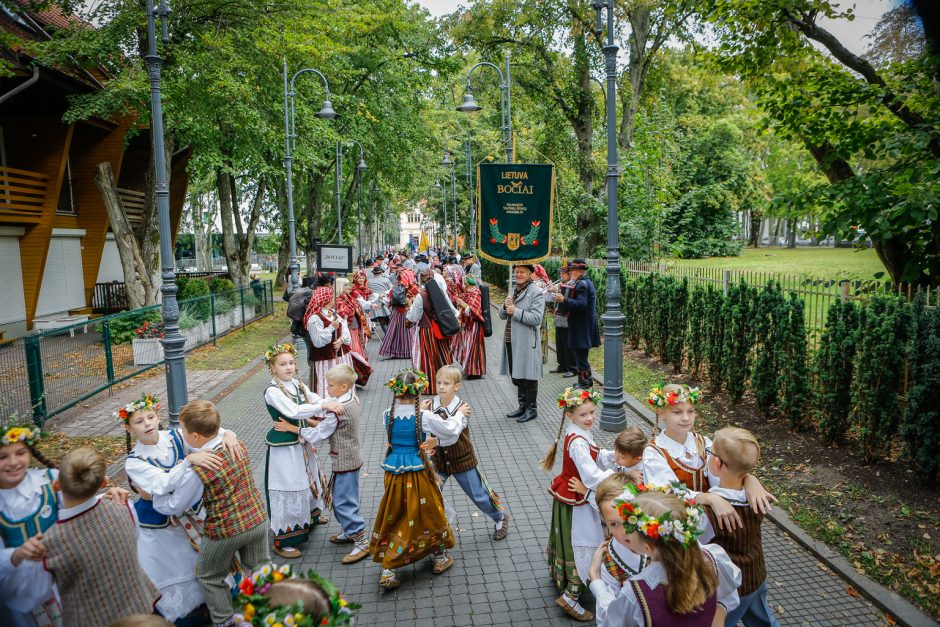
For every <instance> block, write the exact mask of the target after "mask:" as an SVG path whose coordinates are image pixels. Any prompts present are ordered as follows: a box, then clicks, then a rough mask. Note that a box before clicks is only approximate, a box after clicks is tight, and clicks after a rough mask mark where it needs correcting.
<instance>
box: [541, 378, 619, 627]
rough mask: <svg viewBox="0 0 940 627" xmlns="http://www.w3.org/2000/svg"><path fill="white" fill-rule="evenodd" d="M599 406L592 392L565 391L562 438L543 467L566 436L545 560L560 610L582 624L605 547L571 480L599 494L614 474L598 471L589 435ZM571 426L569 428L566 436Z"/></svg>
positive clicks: (552, 460)
mask: <svg viewBox="0 0 940 627" xmlns="http://www.w3.org/2000/svg"><path fill="white" fill-rule="evenodd" d="M599 401H600V394H599V393H598V392H597V391H595V390H593V389H591V390H581V389H579V388H567V389H565V391H564V392H562V393H561V396H559V397H558V405H559V407H561V408H562V417H561V425H559V427H558V436H557V437H556V438H555V442H554V443H552V446H551V448H550V449H549V450H548V453H547V454H546V455H545V459H543V460H542V463H541V468H542V469H543V470H551V468H552V466H553V465H554V463H555V456H556V453H557V450H558V444H559V442H560V441H561V438H562V433H564V443H563V446H562V454H563V461H562V465H561V474H559V475H558V476H556V477H555V479H554V480H553V481H552V485H551V487H550V488H549V490H548V491H549V493H550V494H551V495H552V497H553V501H552V523H551V527H550V531H549V536H548V549H547V554H548V564H549V568H550V569H551V573H552V579H553V580H554V582H555V587H556V588H557V589H558V591H559V592H560V593H561V596H559V597H558V598H557V599H556V600H555V603H556V605H558V607H560V608H561V609H562V610H564V612H565V613H566V614H568V615H569V616H570V617H572V618H574V619H575V620H578V621H582V622H587V621H590V620H593V618H594V615H593V614H592V613H591V612H589V611H588V610H586V609H585V608H584V607H583V606H582V605H581V603H580V602H579V599H580V598H581V595H582V594H583V593H584V589H585V584H584V581H585V579H586V578H587V573H588V567H589V566H590V564H591V559H592V557H593V556H594V552H595V550H596V549H597V547H598V546H599V545H600V544H601V542H603V541H604V534H603V529H602V528H601V521H600V517H599V516H598V513H597V510H595V509H594V508H593V507H591V506H590V505H589V504H588V500H587V498H586V497H585V496H584V495H582V494H578V493H576V492H574V491H573V490H572V489H571V487H570V483H571V479H573V478H577V479H580V480H581V481H582V482H583V483H584V485H585V486H587V488H588V489H590V490H596V489H597V487H598V486H599V485H600V483H601V482H602V481H603V480H604V479H606V478H607V477H609V476H610V475H611V474H613V471H611V470H601V469H600V468H599V467H598V465H597V455H598V452H599V451H600V449H599V448H598V447H597V445H596V444H595V443H594V438H593V436H592V435H591V427H593V426H594V418H595V407H596V405H597V403H598V402H599ZM568 421H570V424H568V428H567V430H566V429H565V423H566V422H568Z"/></svg>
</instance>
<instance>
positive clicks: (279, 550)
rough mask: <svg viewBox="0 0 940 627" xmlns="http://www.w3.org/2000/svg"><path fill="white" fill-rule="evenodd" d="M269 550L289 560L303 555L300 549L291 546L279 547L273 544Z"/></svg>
mask: <svg viewBox="0 0 940 627" xmlns="http://www.w3.org/2000/svg"><path fill="white" fill-rule="evenodd" d="M271 550H272V551H274V553H275V554H277V555H280V556H281V557H283V558H284V559H289V560H292V559H296V558H298V557H300V556H301V555H303V554H302V553H301V552H300V551H298V550H297V549H295V548H294V547H292V546H288V547H280V546H277V545H274V546H273V547H271Z"/></svg>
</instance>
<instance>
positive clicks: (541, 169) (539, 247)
mask: <svg viewBox="0 0 940 627" xmlns="http://www.w3.org/2000/svg"><path fill="white" fill-rule="evenodd" d="M477 198H478V199H479V200H478V202H479V205H478V210H477V216H478V218H477V242H479V246H480V251H479V252H480V255H481V256H482V257H485V258H486V259H489V260H490V261H495V262H496V263H501V264H505V265H510V264H518V263H536V262H538V261H542V260H543V259H545V258H546V257H548V256H549V254H551V250H550V248H551V241H552V208H553V206H554V203H555V166H553V165H546V164H533V163H482V164H480V165H478V166H477Z"/></svg>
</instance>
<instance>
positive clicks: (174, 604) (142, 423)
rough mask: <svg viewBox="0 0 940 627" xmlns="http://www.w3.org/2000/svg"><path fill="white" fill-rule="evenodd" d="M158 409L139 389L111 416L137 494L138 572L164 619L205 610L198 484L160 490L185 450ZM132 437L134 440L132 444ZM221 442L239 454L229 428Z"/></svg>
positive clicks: (152, 400) (184, 456)
mask: <svg viewBox="0 0 940 627" xmlns="http://www.w3.org/2000/svg"><path fill="white" fill-rule="evenodd" d="M159 411H160V401H159V400H158V399H157V398H156V397H154V396H153V395H151V394H144V395H143V396H141V397H140V398H139V399H137V400H136V401H132V402H130V403H127V404H126V405H123V406H121V407H119V408H118V409H117V411H115V412H114V413H113V416H114V418H115V419H117V420H119V421H120V422H122V423H123V425H124V429H125V435H126V437H127V446H128V450H127V458H126V459H125V461H124V470H125V472H126V473H127V480H128V482H129V484H130V486H131V489H133V490H134V491H135V492H137V494H138V495H140V497H141V498H139V499H137V501H135V502H134V511H135V513H136V514H137V524H138V526H139V527H140V530H139V532H138V534H137V554H138V558H139V559H140V565H141V567H142V568H143V569H144V572H145V573H147V575H148V576H149V577H150V579H151V580H152V581H153V582H154V583H155V584H156V586H157V588H159V589H160V594H161V597H160V601H159V602H158V603H157V609H158V610H159V611H160V614H161V615H162V616H163V617H164V618H166V619H168V620H170V621H176V620H178V619H182V618H183V617H187V616H189V615H190V614H193V613H194V612H196V614H193V616H192V617H191V618H192V619H194V620H195V619H198V617H197V614H201V613H205V608H201V606H203V604H204V602H205V600H204V598H203V594H202V587H201V586H200V585H199V581H198V580H197V579H196V574H195V566H196V557H197V556H198V549H197V547H198V542H199V536H200V532H201V529H202V519H203V518H204V517H205V512H204V511H202V504H201V502H200V499H201V497H202V484H201V483H199V481H198V480H196V481H192V482H190V483H189V484H188V485H185V486H184V485H181V486H180V487H178V488H177V489H175V490H173V491H172V492H170V493H168V494H161V492H165V486H166V485H167V482H168V481H169V480H170V471H171V470H172V469H173V468H175V467H176V466H177V465H178V464H181V463H182V462H183V460H184V459H185V458H186V455H187V453H188V451H187V450H186V446H185V443H184V442H183V436H182V435H181V434H180V432H179V431H178V430H176V429H173V430H166V429H163V428H161V424H160V415H159ZM132 437H133V438H134V439H136V443H135V444H134V446H133V447H131V441H132ZM222 442H223V445H224V446H226V448H228V449H229V450H230V451H231V452H232V453H233V454H235V455H240V454H241V445H240V444H239V443H238V440H237V439H236V438H235V434H234V433H232V432H231V431H226V432H225V433H224V435H223V438H222ZM202 455H206V454H202ZM197 457H198V456H194V457H193V458H190V459H191V460H192V459H197ZM155 493H156V494H157V495H156V496H151V495H153V494H155ZM200 608H201V609H202V612H199V611H198V610H199V609H200Z"/></svg>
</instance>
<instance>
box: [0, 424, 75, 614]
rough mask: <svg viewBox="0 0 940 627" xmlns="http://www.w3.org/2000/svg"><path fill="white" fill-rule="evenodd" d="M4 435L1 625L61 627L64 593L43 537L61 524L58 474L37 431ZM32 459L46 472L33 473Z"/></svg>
mask: <svg viewBox="0 0 940 627" xmlns="http://www.w3.org/2000/svg"><path fill="white" fill-rule="evenodd" d="M14 418H15V417H14ZM0 435H2V438H3V439H2V443H0V540H2V542H0V623H2V624H4V625H10V626H11V627H33V626H35V625H39V626H41V627H45V626H47V625H56V626H59V625H62V616H61V607H60V604H59V593H58V590H57V589H56V586H55V583H54V582H53V581H52V574H51V573H49V572H48V571H47V570H45V569H44V568H43V565H42V558H43V556H44V555H45V549H44V547H43V545H42V536H43V534H44V533H45V532H46V530H48V529H49V528H50V527H52V525H54V524H55V522H56V520H58V514H59V501H58V499H57V497H56V492H55V490H54V489H53V487H52V483H53V481H55V480H56V479H57V478H58V471H57V470H56V469H55V464H53V463H52V462H50V461H49V460H47V459H46V458H45V457H44V456H43V455H42V454H40V453H39V452H38V451H37V450H36V449H35V444H36V442H38V441H39V437H40V436H39V428H38V427H33V426H22V427H19V426H12V427H0ZM31 457H34V458H36V459H37V460H39V461H40V462H41V463H42V464H43V465H45V466H46V468H44V469H40V468H29V463H30V458H31Z"/></svg>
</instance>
